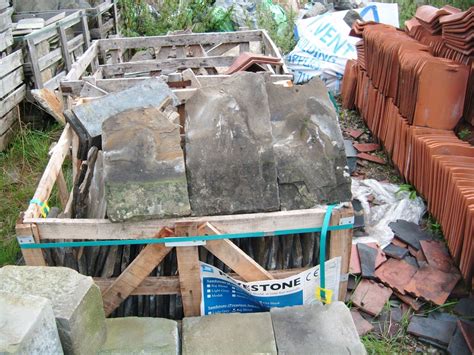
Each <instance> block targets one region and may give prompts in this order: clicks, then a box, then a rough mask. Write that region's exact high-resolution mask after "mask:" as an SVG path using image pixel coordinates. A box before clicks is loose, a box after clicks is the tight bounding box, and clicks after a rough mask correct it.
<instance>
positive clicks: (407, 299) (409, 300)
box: [395, 292, 424, 311]
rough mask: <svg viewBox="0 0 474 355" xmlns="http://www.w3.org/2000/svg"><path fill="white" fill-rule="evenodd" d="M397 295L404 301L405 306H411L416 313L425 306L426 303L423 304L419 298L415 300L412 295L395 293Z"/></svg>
mask: <svg viewBox="0 0 474 355" xmlns="http://www.w3.org/2000/svg"><path fill="white" fill-rule="evenodd" d="M395 295H396V296H397V297H398V298H399V299H400V300H401V301H403V303H404V304H406V305H408V306H410V307H411V308H413V309H414V310H415V311H419V310H420V308H421V307H422V306H423V304H424V302H422V301H421V300H419V299H418V298H414V297H412V296H410V295H406V294H405V295H402V294H400V293H398V292H395Z"/></svg>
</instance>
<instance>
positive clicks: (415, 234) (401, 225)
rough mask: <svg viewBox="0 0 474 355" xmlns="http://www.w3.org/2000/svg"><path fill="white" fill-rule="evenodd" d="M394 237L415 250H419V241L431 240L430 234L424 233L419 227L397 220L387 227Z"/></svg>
mask: <svg viewBox="0 0 474 355" xmlns="http://www.w3.org/2000/svg"><path fill="white" fill-rule="evenodd" d="M388 226H389V227H390V228H391V229H392V231H393V233H394V234H395V236H396V237H397V238H398V239H400V240H401V241H402V242H404V243H407V244H408V245H410V246H412V247H413V248H415V249H416V250H419V249H420V248H421V245H420V240H431V239H433V238H432V237H431V234H429V233H428V232H425V231H424V230H422V229H421V227H420V226H419V225H418V224H416V223H413V222H408V221H405V220H403V219H398V220H397V221H396V222H390V223H389V225H388Z"/></svg>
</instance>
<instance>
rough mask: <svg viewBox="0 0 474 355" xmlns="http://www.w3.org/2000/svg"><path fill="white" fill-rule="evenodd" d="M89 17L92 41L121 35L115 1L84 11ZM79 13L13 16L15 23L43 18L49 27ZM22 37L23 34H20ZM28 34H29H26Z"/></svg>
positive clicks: (17, 13)
mask: <svg viewBox="0 0 474 355" xmlns="http://www.w3.org/2000/svg"><path fill="white" fill-rule="evenodd" d="M83 10H84V11H85V13H86V15H87V23H88V26H89V31H90V36H91V39H99V38H107V37H109V36H111V35H116V34H119V13H118V8H117V4H116V1H115V0H105V1H103V2H102V3H100V4H99V5H97V6H95V7H92V8H88V9H83ZM76 11H78V10H77V9H63V10H50V11H24V12H16V13H14V14H13V22H18V21H19V20H22V19H27V18H42V19H44V20H45V23H46V24H47V25H49V24H51V23H55V22H57V21H59V20H62V19H63V18H64V17H66V16H69V15H71V14H73V13H74V12H76ZM30 32H33V31H30ZM18 34H19V35H22V33H21V32H19V33H18ZM26 34H28V33H26Z"/></svg>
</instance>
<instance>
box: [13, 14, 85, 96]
mask: <svg viewBox="0 0 474 355" xmlns="http://www.w3.org/2000/svg"><path fill="white" fill-rule="evenodd" d="M18 40H19V41H21V42H22V47H23V51H24V56H25V58H26V59H25V65H24V69H25V77H26V79H27V80H28V88H29V89H41V88H43V87H45V88H48V89H51V90H54V89H57V88H58V86H59V81H60V80H61V78H63V77H65V75H66V73H67V72H68V71H69V70H70V69H71V67H72V64H73V63H74V62H75V61H76V59H77V58H79V57H80V56H81V54H82V53H83V52H84V51H85V50H86V49H87V48H89V46H90V34H89V28H88V24H87V15H86V13H85V11H83V10H81V11H75V12H73V13H71V14H70V15H68V16H66V17H65V18H63V19H61V20H59V21H57V22H54V23H51V24H50V25H48V26H46V27H44V28H42V29H39V30H37V31H34V32H31V33H30V34H27V35H25V36H23V37H21V38H18Z"/></svg>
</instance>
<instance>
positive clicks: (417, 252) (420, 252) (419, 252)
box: [408, 245, 426, 266]
mask: <svg viewBox="0 0 474 355" xmlns="http://www.w3.org/2000/svg"><path fill="white" fill-rule="evenodd" d="M408 251H409V252H410V254H411V255H413V256H414V257H415V259H416V261H417V262H418V264H419V265H420V263H426V258H425V254H423V250H421V249H420V250H416V249H415V248H413V247H412V246H411V245H409V246H408ZM420 266H421V265H420Z"/></svg>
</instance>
